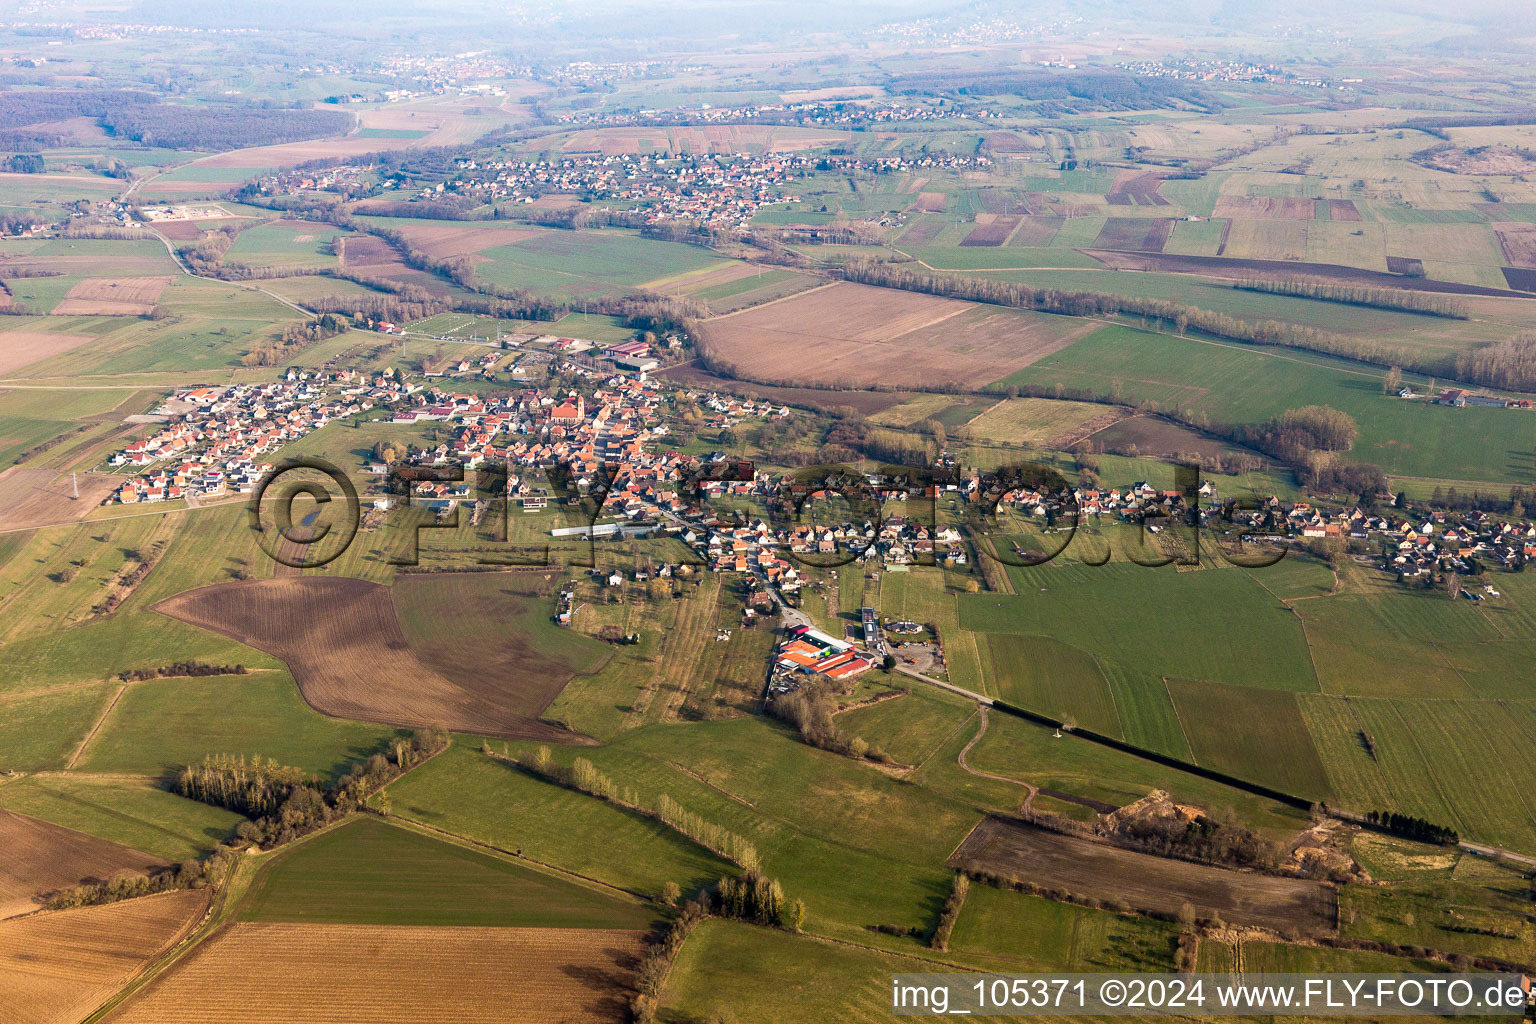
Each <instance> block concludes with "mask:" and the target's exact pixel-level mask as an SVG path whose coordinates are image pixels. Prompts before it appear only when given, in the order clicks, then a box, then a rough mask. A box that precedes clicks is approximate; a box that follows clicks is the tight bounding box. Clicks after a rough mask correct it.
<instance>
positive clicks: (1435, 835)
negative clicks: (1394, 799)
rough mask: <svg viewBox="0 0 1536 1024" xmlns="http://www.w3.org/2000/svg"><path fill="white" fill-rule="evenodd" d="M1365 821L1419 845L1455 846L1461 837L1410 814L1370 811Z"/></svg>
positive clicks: (1449, 829) (1441, 826)
mask: <svg viewBox="0 0 1536 1024" xmlns="http://www.w3.org/2000/svg"><path fill="white" fill-rule="evenodd" d="M1365 820H1366V821H1367V822H1369V823H1370V824H1372V825H1375V826H1376V827H1377V828H1380V829H1383V830H1385V831H1387V832H1391V833H1392V834H1393V835H1398V836H1402V837H1403V838H1404V839H1412V840H1413V841H1415V842H1419V843H1433V844H1435V845H1437V846H1455V845H1456V844H1457V843H1459V842H1461V836H1460V835H1459V834H1458V833H1457V831H1456V830H1455V829H1453V828H1446V827H1445V826H1444V825H1436V824H1435V823H1434V822H1432V821H1426V820H1425V819H1423V818H1416V817H1414V816H1413V815H1411V814H1399V813H1397V812H1396V811H1371V812H1370V813H1369V814H1367V815H1366V816H1365Z"/></svg>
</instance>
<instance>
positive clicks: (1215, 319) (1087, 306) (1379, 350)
mask: <svg viewBox="0 0 1536 1024" xmlns="http://www.w3.org/2000/svg"><path fill="white" fill-rule="evenodd" d="M843 276H844V277H845V278H846V279H847V280H850V281H856V282H858V283H861V284H871V285H877V286H879V287H882V288H900V289H903V290H905V291H916V292H925V293H927V294H930V295H944V296H948V297H950V298H957V299H965V300H967V301H970V302H989V303H992V304H994V305H1001V306H1014V307H1017V308H1020V309H1035V310H1040V311H1041V312H1045V313H1059V314H1062V315H1064V316H1111V315H1115V314H1128V315H1131V316H1140V317H1145V318H1147V319H1150V320H1154V321H1159V322H1161V323H1164V324H1167V325H1169V326H1171V327H1172V328H1173V329H1174V330H1176V331H1177V332H1178V333H1179V334H1181V335H1182V334H1184V333H1185V332H1186V331H1189V330H1195V331H1199V332H1201V333H1203V334H1208V335H1211V336H1214V337H1218V338H1226V339H1228V340H1231V341H1238V342H1242V343H1244V344H1252V345H1274V346H1278V347H1282V348H1297V349H1304V350H1307V351H1310V352H1321V353H1324V354H1326V355H1331V356H1339V357H1342V358H1345V359H1353V360H1356V361H1358V362H1365V363H1374V364H1376V365H1380V366H1391V365H1394V364H1399V363H1404V364H1405V365H1409V366H1410V367H1411V368H1412V369H1415V370H1418V371H1420V372H1423V373H1446V372H1448V371H1449V369H1450V367H1449V366H1447V365H1446V362H1445V360H1443V359H1437V358H1434V357H1431V356H1427V355H1421V356H1414V357H1412V359H1410V360H1409V361H1407V362H1406V363H1405V361H1404V358H1403V357H1404V353H1403V352H1402V351H1400V350H1398V349H1397V348H1394V347H1393V346H1390V345H1384V344H1382V343H1380V342H1377V341H1374V340H1372V339H1370V338H1365V337H1357V336H1353V335H1342V334H1335V333H1333V332H1331V331H1324V330H1320V329H1319V328H1316V327H1306V326H1303V325H1301V324H1293V323H1289V322H1287V321H1283V320H1261V321H1253V320H1244V319H1243V318H1241V317H1236V316H1232V315H1231V314H1229V313H1219V312H1216V311H1215V310H1209V309H1201V308H1199V307H1198V306H1187V305H1184V304H1183V303H1179V302H1173V301H1171V300H1168V299H1149V298H1139V297H1136V296H1129V295H1109V294H1104V293H1101V292H1066V291H1058V290H1056V289H1048V288H1031V287H1030V286H1028V285H1024V284H1018V283H1015V282H1011V281H994V280H990V279H985V278H972V277H963V276H960V275H956V274H946V273H935V272H927V271H919V270H914V269H912V268H911V267H908V266H896V265H893V264H890V263H886V262H882V261H880V260H871V259H854V260H850V261H849V262H848V264H847V265H846V266H845V267H844V270H843Z"/></svg>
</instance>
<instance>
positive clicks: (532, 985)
mask: <svg viewBox="0 0 1536 1024" xmlns="http://www.w3.org/2000/svg"><path fill="white" fill-rule="evenodd" d="M643 936H644V933H643V932H635V931H601V930H594V929H574V930H573V929H562V928H474V929H464V928H433V927H418V926H399V927H383V928H381V927H376V926H369V925H345V924H331V925H325V924H268V923H249V924H234V925H229V926H227V927H226V928H225V929H224V930H223V931H221V932H219V933H218V934H217V936H215V937H214V938H213V939H211V940H209V941H207V942H205V943H203V944H202V945H200V946H199V947H198V948H197V949H196V950H195V951H194V952H193V953H192V954H191V955H190V956H189V957H187V958H186V959H184V960H183V961H181V962H180V963H178V964H177V965H176V967H175V968H173V969H172V970H171V971H169V972H167V973H166V974H163V975H161V976H160V977H159V978H157V979H156V980H155V982H154V983H153V984H151V985H149V986H147V987H146V988H145V989H143V990H142V991H141V992H140V993H138V994H136V995H135V996H134V997H133V998H132V999H130V1000H129V1001H127V1002H125V1003H124V1004H123V1005H122V1006H121V1007H120V1008H119V1009H118V1010H116V1011H115V1012H113V1013H112V1014H111V1015H110V1016H109V1017H108V1018H107V1019H108V1020H111V1021H114V1022H120V1024H134V1022H144V1024H149V1022H156V1024H159V1022H168V1021H195V1020H207V1019H209V1018H222V1017H227V1016H229V1015H230V1014H237V1015H238V1016H240V1017H241V1018H242V1019H244V1020H249V1021H253V1022H266V1021H270V1022H272V1024H292V1022H304V1021H316V1022H318V1021H323V1020H333V1019H335V1017H336V1016H337V1015H349V1014H355V1013H359V1012H361V1013H366V1014H369V1015H370V1016H372V1017H373V1018H374V1019H377V1020H400V1021H407V1020H421V1019H424V1018H430V1017H434V1016H443V1015H446V1016H449V1017H451V1018H452V1019H453V1020H459V1021H484V1022H487V1024H490V1022H494V1021H503V1020H506V1019H508V1018H509V1017H511V1016H516V1017H517V1018H518V1019H520V1020H526V1021H529V1022H532V1024H564V1022H567V1021H571V1022H577V1024H587V1022H592V1024H598V1022H605V1021H613V1020H618V1019H621V1018H620V1014H622V1013H623V1012H624V1007H625V1005H626V1003H627V1000H628V995H629V991H630V988H631V986H632V977H633V975H632V970H633V968H632V966H631V965H632V964H633V962H634V960H635V958H636V957H637V955H638V953H639V952H640V950H641V948H642V942H641V940H642V938H643ZM509 963H516V964H519V965H520V966H519V968H518V970H516V971H513V972H509V971H508V970H507V969H506V966H507V964H509ZM252 964H260V965H261V966H262V969H261V970H259V971H253V970H251V965H252Z"/></svg>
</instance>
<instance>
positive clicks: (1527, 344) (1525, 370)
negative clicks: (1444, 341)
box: [1456, 331, 1536, 391]
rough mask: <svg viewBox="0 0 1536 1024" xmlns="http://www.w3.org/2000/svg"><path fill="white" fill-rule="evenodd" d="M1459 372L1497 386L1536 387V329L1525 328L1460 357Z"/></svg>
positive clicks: (1513, 388) (1518, 389)
mask: <svg viewBox="0 0 1536 1024" xmlns="http://www.w3.org/2000/svg"><path fill="white" fill-rule="evenodd" d="M1456 376H1458V377H1460V378H1461V379H1462V380H1469V381H1474V382H1476V383H1478V384H1486V385H1488V386H1490V387H1496V388H1510V389H1512V390H1516V391H1536V333H1532V332H1531V331H1521V332H1520V333H1519V334H1516V335H1514V336H1513V337H1509V338H1505V339H1504V340H1503V341H1496V342H1494V343H1493V344H1491V345H1484V346H1483V347H1481V348H1475V349H1472V350H1471V351H1470V352H1463V353H1462V354H1461V355H1459V356H1457V357H1456Z"/></svg>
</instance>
